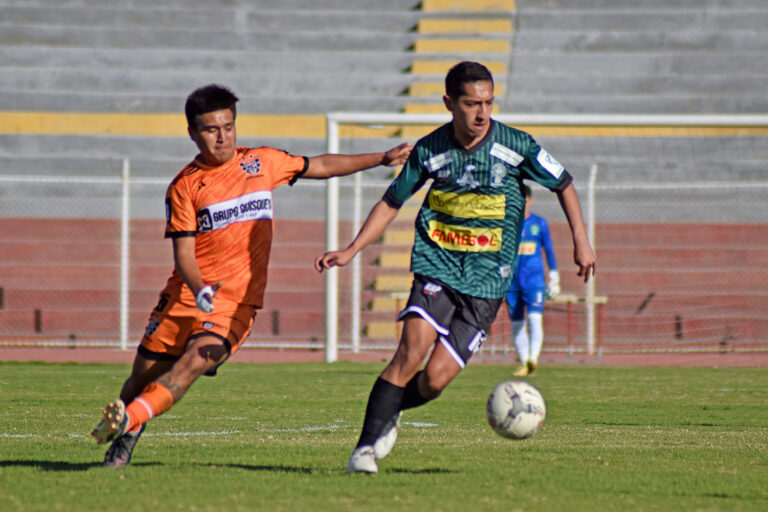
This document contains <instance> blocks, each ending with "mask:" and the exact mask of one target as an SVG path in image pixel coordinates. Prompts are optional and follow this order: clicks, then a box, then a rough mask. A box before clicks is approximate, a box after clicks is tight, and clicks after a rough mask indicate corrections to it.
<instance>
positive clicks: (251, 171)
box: [240, 157, 261, 176]
mask: <svg viewBox="0 0 768 512" xmlns="http://www.w3.org/2000/svg"><path fill="white" fill-rule="evenodd" d="M251 158H253V157H251ZM240 169H242V170H243V172H244V173H245V174H247V175H249V176H256V175H257V174H259V171H261V160H260V159H259V158H254V159H253V160H251V161H250V162H240Z"/></svg>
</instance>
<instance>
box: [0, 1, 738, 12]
mask: <svg viewBox="0 0 768 512" xmlns="http://www.w3.org/2000/svg"><path fill="white" fill-rule="evenodd" d="M742 1H743V0H742ZM67 5H69V6H73V7H86V6H87V7H92V8H98V7H102V8H103V7H104V2H96V1H93V0H70V1H68V2H67ZM120 5H121V6H122V7H125V6H127V5H130V6H131V7H133V8H134V9H137V10H148V11H150V12H152V11H162V10H164V9H168V7H169V5H170V6H173V5H178V7H179V8H182V7H183V8H184V9H203V10H209V9H211V3H210V1H208V0H184V2H183V3H176V4H174V3H173V2H168V3H164V4H158V3H157V2H156V1H155V0H130V2H126V3H124V4H120ZM6 6H9V7H10V6H13V7H48V8H51V9H54V8H60V7H62V4H61V0H0V7H6ZM354 7H355V9H357V10H365V11H382V10H385V9H386V10H390V9H392V10H398V11H402V10H412V9H415V8H417V7H418V2H417V1H415V0H387V2H381V0H355V5H354ZM107 8H115V7H113V6H107ZM118 8H119V7H118ZM221 8H222V9H223V10H226V11H229V12H233V13H236V12H239V11H240V10H244V11H250V10H253V11H256V12H258V11H259V10H261V9H263V10H266V11H274V10H285V11H288V12H291V11H296V10H301V11H324V10H336V11H339V10H344V9H349V0H323V1H322V2H318V1H317V0H260V1H259V3H258V6H254V5H253V4H252V3H250V2H243V1H235V2H228V3H227V5H223V6H221Z"/></svg>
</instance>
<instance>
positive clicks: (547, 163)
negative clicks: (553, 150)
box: [536, 148, 565, 179]
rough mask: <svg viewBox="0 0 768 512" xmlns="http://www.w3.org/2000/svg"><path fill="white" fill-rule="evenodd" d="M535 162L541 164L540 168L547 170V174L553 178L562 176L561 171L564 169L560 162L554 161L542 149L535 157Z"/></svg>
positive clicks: (553, 158)
mask: <svg viewBox="0 0 768 512" xmlns="http://www.w3.org/2000/svg"><path fill="white" fill-rule="evenodd" d="M536 160H537V161H538V162H539V164H541V166H542V167H543V168H544V169H546V170H547V172H548V173H549V174H551V175H552V176H554V177H555V178H558V179H559V178H560V175H562V174H563V171H564V170H565V168H564V167H563V166H562V164H561V163H560V162H558V161H557V160H555V157H553V156H552V155H550V154H549V153H547V151H546V150H545V149H544V148H541V149H540V150H539V154H538V155H536Z"/></svg>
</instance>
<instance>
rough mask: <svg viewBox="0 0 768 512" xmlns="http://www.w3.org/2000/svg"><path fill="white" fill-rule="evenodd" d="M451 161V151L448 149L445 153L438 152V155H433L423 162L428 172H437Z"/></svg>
mask: <svg viewBox="0 0 768 512" xmlns="http://www.w3.org/2000/svg"><path fill="white" fill-rule="evenodd" d="M450 163H451V153H450V151H446V152H445V153H440V154H439V155H435V156H433V157H432V158H430V159H429V160H427V161H426V162H424V166H425V167H426V168H427V169H429V172H437V171H439V170H440V169H442V168H443V167H445V166H446V165H448V164H450Z"/></svg>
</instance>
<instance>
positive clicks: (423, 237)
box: [315, 62, 595, 473]
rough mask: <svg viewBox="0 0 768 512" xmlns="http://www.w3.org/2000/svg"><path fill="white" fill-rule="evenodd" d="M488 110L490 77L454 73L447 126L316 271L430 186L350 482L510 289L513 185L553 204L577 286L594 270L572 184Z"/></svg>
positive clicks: (440, 383) (475, 70)
mask: <svg viewBox="0 0 768 512" xmlns="http://www.w3.org/2000/svg"><path fill="white" fill-rule="evenodd" d="M493 100H494V97H493V77H492V76H491V73H490V72H489V71H488V69H487V68H486V67H485V66H483V65H482V64H479V63H477V62H460V63H458V64H456V65H455V66H453V67H452V68H451V69H450V71H448V74H447V75H446V77H445V96H444V97H443V102H444V104H445V107H446V108H447V109H448V111H449V112H450V113H451V115H452V120H451V121H450V122H449V123H447V124H445V125H443V126H441V127H439V128H437V129H436V130H434V131H433V132H431V133H430V134H428V135H427V136H426V137H424V138H422V139H421V140H419V141H418V142H417V143H416V145H415V146H414V148H413V150H412V151H411V154H410V156H409V158H408V161H407V162H406V163H405V166H404V167H403V170H402V172H400V174H398V176H397V177H396V178H395V179H394V181H393V182H392V184H391V185H390V186H389V188H388V189H387V191H386V192H385V193H384V196H383V197H382V199H381V200H380V201H379V202H378V203H376V205H374V207H373V209H372V210H371V212H370V214H369V215H368V218H367V219H366V221H365V222H364V223H363V226H362V228H361V229H360V232H359V233H358V234H357V236H356V237H355V239H354V240H353V241H352V243H351V244H350V245H349V246H348V247H347V248H346V249H343V250H339V251H331V252H327V253H326V254H324V255H322V256H320V257H318V258H316V259H315V269H317V270H318V271H320V272H322V271H323V270H324V269H328V268H331V267H334V266H344V265H346V264H348V263H349V262H350V261H352V258H354V257H355V255H356V254H357V253H358V252H360V251H361V250H363V249H364V248H365V247H367V246H368V245H370V244H371V243H373V242H375V241H376V240H377V239H378V238H379V237H380V236H381V235H382V234H383V232H384V230H385V229H386V227H387V226H388V225H389V224H390V223H391V222H392V221H393V220H394V219H395V217H396V216H397V213H398V210H399V208H400V207H401V206H402V205H403V203H405V201H406V200H407V199H408V198H409V197H411V196H412V195H413V194H414V193H415V192H416V191H417V190H419V189H420V188H421V187H422V186H423V185H424V184H426V183H427V181H431V185H430V187H429V192H428V193H427V197H426V199H425V200H424V203H423V204H422V206H421V209H420V210H419V213H418V214H417V216H416V221H415V226H414V227H415V236H414V245H413V249H412V251H411V272H413V275H414V278H413V285H412V287H411V293H410V296H409V298H408V302H407V303H406V305H405V308H404V309H403V311H401V312H400V314H399V316H398V319H399V320H402V321H403V331H402V336H401V338H400V342H399V344H398V347H397V350H396V351H395V354H394V356H393V357H392V360H391V361H390V362H389V364H388V365H387V366H386V368H384V370H383V371H382V372H381V374H380V375H379V377H378V378H377V379H376V382H374V384H373V388H372V389H371V393H370V395H369V397H368V405H367V407H366V410H365V418H364V419H363V427H362V432H361V434H360V438H359V440H358V442H357V445H356V447H355V449H354V450H353V451H352V455H351V456H350V458H349V461H348V462H347V471H348V472H350V473H376V472H378V470H379V467H378V463H377V461H378V460H381V459H383V458H384V457H386V456H387V455H389V453H390V452H391V451H392V448H393V447H394V445H395V442H396V440H397V435H398V429H399V425H400V417H401V414H402V411H403V410H406V409H410V408H413V407H419V406H422V405H424V404H426V403H427V402H429V401H430V400H433V399H435V398H437V397H438V396H439V395H440V393H441V392H442V390H443V389H445V387H446V386H447V385H448V384H449V383H450V382H451V381H452V380H453V378H454V377H456V375H458V374H459V372H460V371H461V370H462V369H463V368H464V367H465V366H466V364H467V363H468V361H469V360H470V358H471V357H472V355H473V354H475V353H477V352H478V351H479V350H480V347H481V345H482V344H483V342H484V341H485V339H486V336H487V333H488V330H489V328H490V326H491V324H492V323H493V321H494V319H495V318H496V314H497V312H498V310H499V307H500V306H501V304H502V302H504V296H505V294H506V292H507V289H508V288H509V284H510V282H511V280H512V273H513V268H512V267H513V265H514V261H515V256H516V254H517V247H518V236H519V233H520V227H521V225H522V222H523V211H524V205H525V200H524V197H523V193H522V187H523V180H533V181H536V182H537V183H538V184H540V185H542V186H543V187H545V188H547V189H549V190H551V191H553V192H555V193H556V194H557V197H558V199H559V201H560V204H561V206H562V208H563V212H564V213H565V216H566V218H567V219H568V224H569V226H570V228H571V234H572V236H573V244H574V252H573V254H574V262H575V263H576V266H577V267H578V275H579V276H582V277H583V279H584V280H585V281H586V280H587V279H589V277H590V275H591V274H592V273H593V272H594V270H595V254H594V252H593V251H592V246H591V245H590V243H589V239H588V238H587V232H586V228H585V227H584V221H583V219H582V217H581V205H580V203H579V199H578V196H577V194H576V190H575V188H574V187H573V185H572V183H571V181H572V178H571V175H570V174H569V173H568V172H567V171H566V170H565V168H564V167H563V166H562V165H560V163H559V162H558V161H557V160H555V159H554V158H553V157H552V155H550V154H549V153H548V152H547V151H546V150H544V148H542V147H541V146H539V144H538V143H536V141H535V140H534V139H533V137H531V136H530V135H529V134H527V133H525V132H523V131H520V130H516V129H514V128H512V127H509V126H507V125H505V124H502V123H498V122H496V121H494V120H493V119H492V118H491V111H492V109H493ZM425 359H426V364H424V361H425ZM422 364H424V367H423V369H422Z"/></svg>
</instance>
